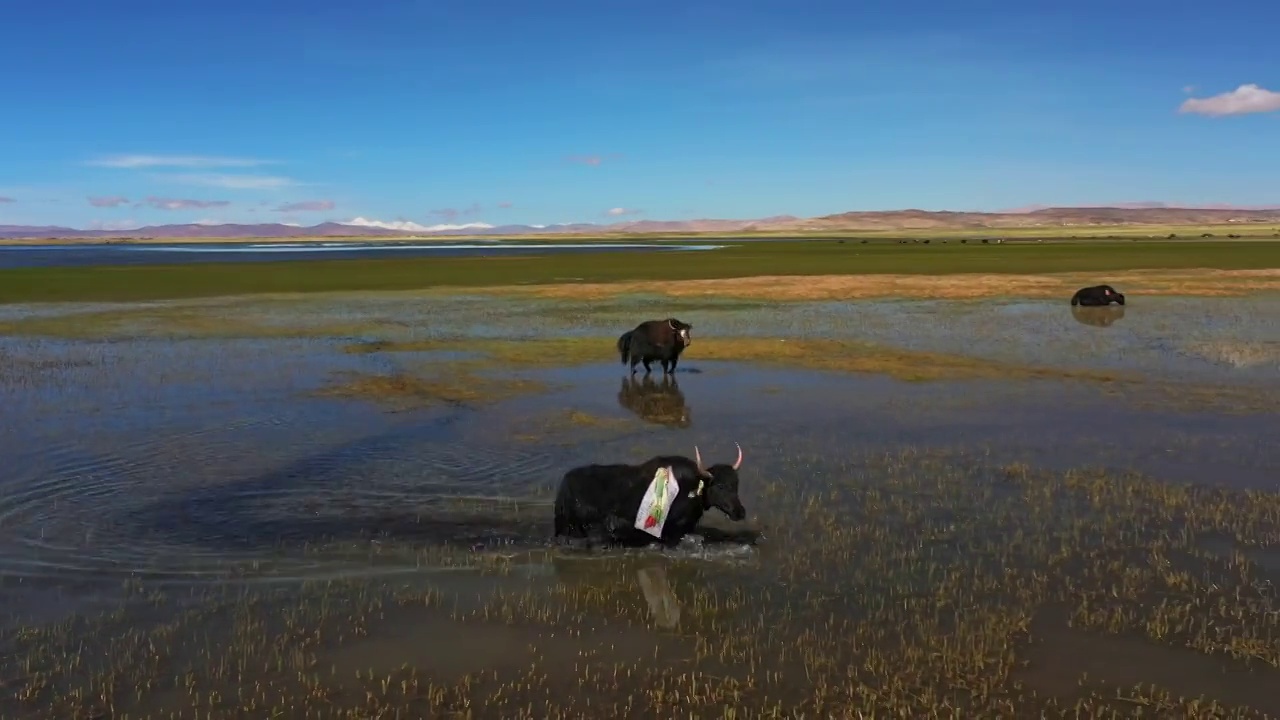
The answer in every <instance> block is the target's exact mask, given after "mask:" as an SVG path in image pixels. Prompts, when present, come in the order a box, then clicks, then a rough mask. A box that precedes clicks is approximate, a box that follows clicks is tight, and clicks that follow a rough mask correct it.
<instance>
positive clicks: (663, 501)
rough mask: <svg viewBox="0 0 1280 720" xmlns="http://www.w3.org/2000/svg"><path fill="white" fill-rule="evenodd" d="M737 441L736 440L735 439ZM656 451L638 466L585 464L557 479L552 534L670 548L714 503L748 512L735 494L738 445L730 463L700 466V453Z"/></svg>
mask: <svg viewBox="0 0 1280 720" xmlns="http://www.w3.org/2000/svg"><path fill="white" fill-rule="evenodd" d="M735 444H736V443H735ZM693 456H694V459H693V460H690V459H689V458H687V457H684V456H682V455H659V456H656V457H653V458H650V459H649V460H647V461H645V462H644V463H643V464H641V465H624V464H613V465H598V464H592V465H583V466H580V467H576V468H573V469H572V470H570V471H568V472H567V473H565V474H564V477H563V478H562V479H561V480H560V489H559V490H558V491H557V492H556V503H555V534H556V537H561V536H567V537H571V538H589V539H592V540H596V541H599V542H603V543H605V544H617V545H647V544H651V543H662V544H663V545H666V546H668V547H672V546H675V545H677V544H679V542H680V539H681V538H683V537H684V536H685V535H687V534H688V533H690V532H692V531H693V529H694V528H695V527H696V526H697V524H698V521H699V520H701V519H702V515H703V513H705V512H706V511H707V510H709V509H711V508H717V509H719V510H720V511H721V512H723V513H724V514H725V515H727V516H729V518H730V519H731V520H735V521H737V520H742V519H743V518H745V517H746V516H747V511H746V510H745V509H744V508H743V507H742V500H740V499H739V498H738V468H740V467H742V447H741V446H739V447H738V459H737V460H736V461H734V463H733V464H732V465H728V464H718V465H712V466H711V467H709V468H704V467H703V465H702V455H700V454H699V453H698V448H697V447H694V449H693Z"/></svg>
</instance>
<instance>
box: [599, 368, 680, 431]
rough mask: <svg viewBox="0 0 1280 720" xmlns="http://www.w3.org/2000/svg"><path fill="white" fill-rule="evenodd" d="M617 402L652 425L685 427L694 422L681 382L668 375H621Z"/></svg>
mask: <svg viewBox="0 0 1280 720" xmlns="http://www.w3.org/2000/svg"><path fill="white" fill-rule="evenodd" d="M618 404H619V405H621V406H622V407H624V408H626V409H627V410H629V411H631V412H632V413H634V414H635V415H636V416H638V417H639V418H640V419H642V420H644V421H645V422H650V423H654V424H655V425H666V426H668V427H679V428H686V427H689V425H691V424H692V422H693V421H692V419H691V418H690V417H689V413H690V410H689V406H688V404H687V403H686V402H685V399H684V393H682V392H680V384H679V383H678V382H676V379H675V377H673V376H671V375H666V376H664V377H663V378H662V379H661V380H654V379H653V378H652V377H650V376H647V375H645V376H642V377H639V378H637V377H627V378H623V379H622V389H621V390H619V391H618Z"/></svg>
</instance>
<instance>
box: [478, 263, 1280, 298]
mask: <svg viewBox="0 0 1280 720" xmlns="http://www.w3.org/2000/svg"><path fill="white" fill-rule="evenodd" d="M1100 282H1107V283H1110V284H1113V285H1117V286H1119V287H1120V288H1121V290H1123V291H1124V292H1126V293H1132V294H1135V295H1194V296H1202V297H1210V296H1232V295H1244V294H1247V293H1252V292H1280V269H1266V270H1214V269H1194V270H1130V271H1124V272H1111V273H1053V274H1044V275H995V274H956V275H812V276H793V275H765V276H757V277H745V278H725V279H717V280H682V281H680V282H654V281H643V282H614V283H563V284H553V285H531V286H502V287H486V288H474V289H470V290H469V291H468V292H471V293H485V294H494V295H533V296H536V297H547V298H558V299H598V298H607V297H613V296H617V295H624V294H628V293H652V294H659V295H666V296H669V297H726V298H740V299H754V300H857V299H866V298H886V297H898V298H928V299H947V300H964V299H975V298H983V297H996V296H1001V297H1027V298H1052V297H1061V298H1063V299H1066V298H1069V297H1070V296H1071V294H1072V293H1073V292H1075V291H1076V290H1077V289H1078V288H1080V287H1082V286H1085V285H1093V284H1097V283H1100Z"/></svg>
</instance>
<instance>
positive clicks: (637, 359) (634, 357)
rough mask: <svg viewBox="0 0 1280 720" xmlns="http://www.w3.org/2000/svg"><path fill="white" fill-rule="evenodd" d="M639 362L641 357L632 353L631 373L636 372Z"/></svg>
mask: <svg viewBox="0 0 1280 720" xmlns="http://www.w3.org/2000/svg"><path fill="white" fill-rule="evenodd" d="M639 364H640V358H638V357H636V356H634V355H632V356H631V374H632V375H635V374H636V365H639Z"/></svg>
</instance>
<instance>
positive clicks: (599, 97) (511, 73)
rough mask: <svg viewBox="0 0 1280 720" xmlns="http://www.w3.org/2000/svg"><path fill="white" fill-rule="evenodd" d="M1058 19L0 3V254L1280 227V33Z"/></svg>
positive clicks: (1237, 17)
mask: <svg viewBox="0 0 1280 720" xmlns="http://www.w3.org/2000/svg"><path fill="white" fill-rule="evenodd" d="M1043 7H1044V9H1037V8H1036V4H1035V3H1028V2H1016V3H1015V2H981V1H979V2H965V3H956V2H943V1H942V0H927V1H925V0H921V1H914V2H913V1H910V0H900V1H899V2H893V3H889V2H868V3H851V2H847V0H846V1H843V2H837V1H834V0H833V1H830V2H829V1H827V0H820V1H817V0H815V1H812V2H805V1H804V0H792V1H791V2H781V1H777V2H774V1H765V0H738V1H737V2H728V1H727V0H721V1H719V2H702V1H699V0H686V1H684V2H671V1H668V0H651V1H650V2H646V3H623V2H620V1H615V0H591V1H587V0H561V1H555V0H546V1H545V2H537V3H534V2H515V1H514V0H505V1H498V0H468V1H467V2H462V1H454V0H439V1H435V2H429V1H426V0H421V1H409V0H380V1H379V2H376V3H374V2H370V3H355V2H346V3H340V2H336V1H334V0H308V2H296V1H295V0H272V1H271V2H263V1H262V0H257V1H256V2H245V1H243V0H222V1H215V2H209V3H195V2H190V3H162V2H159V1H158V0H157V1H152V2H141V1H139V0H112V2H102V1H101V0H98V1H95V2H89V1H85V0H62V1H57V0H50V1H49V2H44V3H35V2H29V3H12V4H11V5H10V7H7V8H6V10H5V11H4V24H5V29H6V31H7V32H5V33H4V35H3V38H4V41H3V42H0V98H2V99H0V224H56V225H66V226H72V227H108V228H117V227H134V226H138V225H147V224H160V223H171V222H193V221H228V222H292V223H301V224H304V225H311V224H314V223H317V222H322V221H325V220H338V221H349V220H351V219H353V218H357V217H359V218H364V219H366V220H369V221H376V222H384V223H389V222H397V221H402V222H414V223H418V224H419V225H425V226H432V225H436V224H459V223H467V222H485V223H489V224H506V223H530V224H547V223H557V222H612V221H617V220H620V219H639V218H649V219H688V218H698V217H716V218H748V217H763V216H769V215H779V214H791V215H799V216H812V215H819V214H825V213H833V212H842V211H847V210H877V209H897V208H907V207H916V208H924V209H952V210H998V209H1008V208H1015V207H1022V206H1027V205H1034V204H1041V205H1051V204H1058V205H1080V204H1105V203H1117V202H1129V201H1163V202H1169V203H1182V204H1191V205H1201V204H1209V203H1229V204H1237V205H1273V204H1280V186H1278V185H1277V184H1276V180H1275V177H1276V175H1275V172H1276V171H1275V168H1276V167H1280V95H1277V94H1274V92H1273V91H1275V92H1280V46H1277V45H1276V43H1275V40H1274V28H1275V27H1277V25H1278V24H1280V3H1268V2H1262V1H1261V0H1257V1H1256V2H1252V3H1243V2H1233V1H1231V0H1222V1H1220V2H1214V3H1167V2H1162V3H1155V2H1147V1H1146V0H1136V1H1134V2H1121V1H1113V2H1107V3H1103V2H1100V1H1097V0H1079V1H1077V2H1073V3H1062V4H1056V7H1055V6H1050V5H1049V4H1047V3H1046V4H1044V6H1043ZM1242 86H1252V87H1243V88H1242ZM1229 93H1234V94H1232V95H1227V94H1229ZM1188 100H1190V101H1191V102H1190V103H1188V104H1187V105H1186V106H1184V102H1187V101H1188ZM1180 109H1182V110H1184V111H1180ZM91 198H92V200H91Z"/></svg>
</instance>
